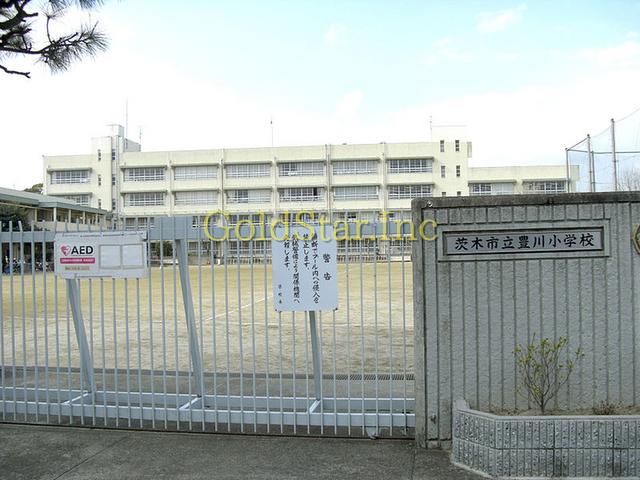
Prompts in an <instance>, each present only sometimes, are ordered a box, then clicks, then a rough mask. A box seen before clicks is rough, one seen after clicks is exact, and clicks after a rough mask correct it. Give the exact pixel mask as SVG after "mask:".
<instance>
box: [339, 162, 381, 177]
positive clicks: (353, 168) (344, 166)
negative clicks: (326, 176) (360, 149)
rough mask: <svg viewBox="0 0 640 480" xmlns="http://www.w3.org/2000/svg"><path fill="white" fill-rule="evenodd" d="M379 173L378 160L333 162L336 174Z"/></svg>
mask: <svg viewBox="0 0 640 480" xmlns="http://www.w3.org/2000/svg"><path fill="white" fill-rule="evenodd" d="M372 173H378V161H377V160H340V161H337V162H334V163H333V174H334V175H369V174H372Z"/></svg>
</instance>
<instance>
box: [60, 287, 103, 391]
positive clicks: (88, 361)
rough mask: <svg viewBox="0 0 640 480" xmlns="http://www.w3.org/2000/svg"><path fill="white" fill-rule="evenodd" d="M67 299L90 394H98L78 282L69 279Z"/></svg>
mask: <svg viewBox="0 0 640 480" xmlns="http://www.w3.org/2000/svg"><path fill="white" fill-rule="evenodd" d="M67 298H68V300H69V305H70V306H71V315H72V317H73V326H74V329H75V331H76V338H77V340H78V347H79V348H80V365H81V366H82V371H83V373H84V377H85V380H86V381H87V385H88V389H89V391H90V392H93V393H95V392H96V381H95V378H94V375H93V359H92V358H91V350H89V342H88V341H87V332H86V331H85V329H84V320H83V318H82V309H81V308H80V291H79V289H78V280H76V279H71V278H68V279H67Z"/></svg>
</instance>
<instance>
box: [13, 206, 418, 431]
mask: <svg viewBox="0 0 640 480" xmlns="http://www.w3.org/2000/svg"><path fill="white" fill-rule="evenodd" d="M150 224H151V222H148V225H150ZM82 227H83V228H87V226H85V225H83V226H82ZM79 228H81V226H79V225H75V224H74V225H58V226H57V229H58V230H70V231H74V230H76V229H79ZM94 228H95V227H94ZM1 230H2V231H1V232H0V252H2V257H3V273H2V281H1V282H0V298H1V299H2V305H1V308H0V382H1V385H0V386H1V388H0V412H1V416H0V420H2V421H8V422H14V421H15V422H32V423H48V424H76V425H78V424H79V425H90V426H108V427H125V428H153V429H167V430H187V431H223V432H247V433H254V432H255V433H278V434H283V433H284V434H288V433H293V434H324V435H351V436H366V435H369V436H393V437H397V436H412V435H413V427H414V425H415V417H414V413H413V410H414V399H413V397H414V394H413V374H412V372H413V320H412V319H413V317H412V288H411V278H412V275H411V262H410V258H409V254H408V253H407V252H408V251H409V248H408V247H409V245H408V242H407V241H406V240H404V239H386V238H382V239H381V238H379V237H378V238H375V239H370V240H360V241H358V240H350V241H346V242H343V244H342V245H341V246H340V248H339V257H340V264H339V267H338V276H339V279H338V282H339V292H340V294H339V295H340V306H339V309H338V310H337V311H333V312H326V311H321V312H318V313H317V314H315V315H313V314H312V315H307V314H305V313H291V314H279V313H277V312H275V310H274V309H273V305H272V293H271V277H270V275H271V265H270V242H269V240H251V241H240V240H238V239H235V238H231V239H229V240H226V241H224V242H217V241H216V242H214V241H211V240H210V239H209V238H207V236H206V235H205V233H206V232H203V229H202V228H200V227H198V226H193V225H192V224H191V217H178V218H164V219H157V220H156V224H155V226H153V227H147V229H146V231H147V238H148V256H149V276H148V278H145V279H139V280H138V279H136V280H126V279H124V280H114V279H100V278H96V279H82V280H62V279H59V278H58V277H56V276H55V275H54V274H53V271H52V261H53V252H52V248H53V240H54V237H55V233H54V232H52V231H46V230H38V229H37V227H36V228H35V229H34V228H33V227H32V228H31V229H30V230H28V231H24V230H23V229H22V228H21V227H20V228H14V226H13V225H2V229H1ZM373 231H374V232H375V231H378V233H379V232H380V229H379V228H376V227H374V230H373ZM374 237H375V235H374ZM309 317H310V318H309ZM314 352H316V355H314ZM314 360H315V361H314Z"/></svg>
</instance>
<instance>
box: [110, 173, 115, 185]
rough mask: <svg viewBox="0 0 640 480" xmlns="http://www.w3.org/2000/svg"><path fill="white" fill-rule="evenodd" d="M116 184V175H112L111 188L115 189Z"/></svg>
mask: <svg viewBox="0 0 640 480" xmlns="http://www.w3.org/2000/svg"><path fill="white" fill-rule="evenodd" d="M115 184H116V174H115V173H113V174H111V186H112V187H113V186H114V185H115Z"/></svg>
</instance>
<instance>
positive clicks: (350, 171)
mask: <svg viewBox="0 0 640 480" xmlns="http://www.w3.org/2000/svg"><path fill="white" fill-rule="evenodd" d="M217 169H218V167H217V166H216V165H193V166H178V167H175V168H174V179H175V180H176V181H180V180H209V179H214V178H216V177H217ZM332 169H333V174H334V175H370V174H375V173H377V172H378V161H377V160H340V161H336V162H333V164H332ZM444 169H445V167H444V165H443V166H442V167H441V175H442V176H443V177H444V175H445V174H444V172H445V170H444ZM387 171H388V172H389V173H391V174H393V173H430V172H432V171H433V159H431V158H404V159H390V160H388V162H387ZM225 172H226V176H227V178H254V177H268V176H269V175H270V174H271V165H270V164H268V163H255V164H237V165H227V166H225ZM324 173H325V166H324V163H323V162H286V163H281V164H279V165H278V174H279V175H280V176H281V177H295V176H322V175H324ZM456 174H457V176H460V166H459V165H458V166H456ZM165 178H166V169H165V168H164V167H132V168H125V169H124V181H125V182H157V181H164V180H165ZM87 182H89V170H59V171H55V172H52V174H51V183H53V184H61V183H87ZM112 183H115V176H114V177H113V178H112ZM98 184H99V185H101V184H102V179H101V177H100V175H98Z"/></svg>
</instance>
